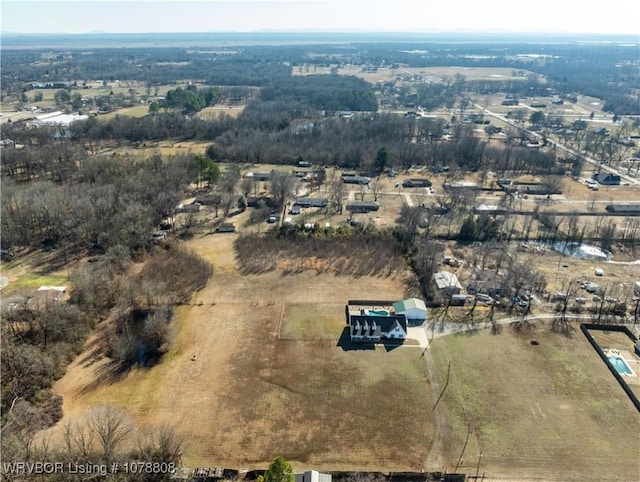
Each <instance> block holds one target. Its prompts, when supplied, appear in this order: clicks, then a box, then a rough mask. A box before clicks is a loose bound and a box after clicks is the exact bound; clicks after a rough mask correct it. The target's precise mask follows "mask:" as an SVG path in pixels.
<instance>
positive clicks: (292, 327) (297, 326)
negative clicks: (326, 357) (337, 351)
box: [279, 303, 345, 341]
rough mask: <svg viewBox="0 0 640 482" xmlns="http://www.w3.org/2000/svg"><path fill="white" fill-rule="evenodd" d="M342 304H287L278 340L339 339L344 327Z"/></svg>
mask: <svg viewBox="0 0 640 482" xmlns="http://www.w3.org/2000/svg"><path fill="white" fill-rule="evenodd" d="M344 305H345V304H344V303H335V304H328V303H321V304H318V305H315V306H311V305H309V304H288V305H286V306H284V311H283V316H282V324H281V325H280V332H279V335H280V338H282V339H286V340H307V341H312V340H330V341H335V340H337V339H338V338H340V335H341V334H342V330H343V329H344V327H345V314H344Z"/></svg>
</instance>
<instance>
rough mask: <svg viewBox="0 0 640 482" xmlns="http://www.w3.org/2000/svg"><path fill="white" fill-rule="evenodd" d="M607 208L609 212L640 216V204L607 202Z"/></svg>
mask: <svg viewBox="0 0 640 482" xmlns="http://www.w3.org/2000/svg"><path fill="white" fill-rule="evenodd" d="M605 209H606V210H607V212H609V213H614V214H626V215H631V216H640V204H631V203H628V204H625V203H619V204H607V207H606V208H605Z"/></svg>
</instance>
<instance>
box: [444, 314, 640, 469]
mask: <svg viewBox="0 0 640 482" xmlns="http://www.w3.org/2000/svg"><path fill="white" fill-rule="evenodd" d="M532 339H536V340H538V341H539V343H540V344H539V345H538V346H534V345H531V344H530V340H532ZM432 347H433V348H432V355H433V357H434V360H435V363H436V366H437V367H438V369H437V372H438V374H439V377H440V383H441V384H443V383H444V381H445V378H446V373H447V366H448V363H449V360H451V375H450V382H449V386H448V388H447V391H446V392H445V395H444V397H443V400H442V405H441V406H440V407H439V408H438V409H440V410H443V411H445V412H446V417H447V426H448V427H450V432H449V433H448V435H447V437H446V445H445V453H446V456H447V458H448V459H449V460H451V459H455V460H456V461H457V459H458V458H459V457H460V454H461V451H462V448H463V446H464V442H465V438H466V434H467V430H468V427H469V426H470V427H471V431H470V435H469V441H468V445H467V447H466V450H465V451H464V454H463V456H462V459H463V460H462V464H461V468H462V471H464V472H467V473H469V472H475V468H476V464H477V460H478V454H479V453H480V452H482V461H481V466H480V473H483V472H486V473H487V475H488V476H489V479H490V480H563V481H573V480H575V481H578V480H580V481H583V480H616V481H630V480H637V477H638V474H639V473H640V460H639V459H638V454H639V453H640V439H639V438H638V431H639V430H640V418H639V417H638V412H637V410H636V409H635V407H634V406H633V404H632V403H631V401H630V400H629V399H628V398H627V396H626V395H625V394H624V392H623V390H622V389H621V387H620V386H619V385H618V382H617V381H616V380H615V379H614V377H613V376H612V375H611V373H610V372H609V371H608V369H607V368H606V366H605V365H604V363H603V362H602V360H600V358H599V357H598V355H597V354H596V352H595V350H594V349H593V348H592V347H591V345H590V344H589V343H588V341H587V340H586V338H585V337H584V335H583V334H582V333H581V332H580V331H579V330H576V331H574V332H573V334H572V336H571V337H565V336H563V335H559V334H553V333H551V332H550V329H549V326H548V324H545V323H543V322H541V321H538V322H536V323H535V328H534V329H533V330H532V331H528V332H525V333H520V334H518V333H516V332H515V331H513V329H512V328H510V327H508V326H505V327H504V328H503V330H502V332H501V334H499V335H491V334H490V332H489V330H484V331H481V332H479V333H477V334H474V335H452V336H447V337H443V338H438V339H436V340H435V341H434V342H433V344H432Z"/></svg>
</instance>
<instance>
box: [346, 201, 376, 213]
mask: <svg viewBox="0 0 640 482" xmlns="http://www.w3.org/2000/svg"><path fill="white" fill-rule="evenodd" d="M379 208H380V205H379V204H378V203H377V202H373V201H350V202H348V203H347V208H346V209H347V211H349V212H350V213H368V212H370V211H377V210H378V209H379Z"/></svg>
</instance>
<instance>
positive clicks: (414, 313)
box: [393, 298, 427, 324]
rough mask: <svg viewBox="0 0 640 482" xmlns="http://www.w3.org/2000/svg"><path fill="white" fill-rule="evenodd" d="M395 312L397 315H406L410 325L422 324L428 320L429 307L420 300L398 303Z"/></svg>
mask: <svg viewBox="0 0 640 482" xmlns="http://www.w3.org/2000/svg"><path fill="white" fill-rule="evenodd" d="M393 311H394V312H395V313H396V315H404V316H405V317H406V318H407V321H408V322H409V323H410V324H420V323H422V322H423V321H424V320H426V319H427V306H426V305H425V304H424V301H423V300H421V299H418V298H409V299H406V300H403V301H396V302H395V303H394V304H393Z"/></svg>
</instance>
